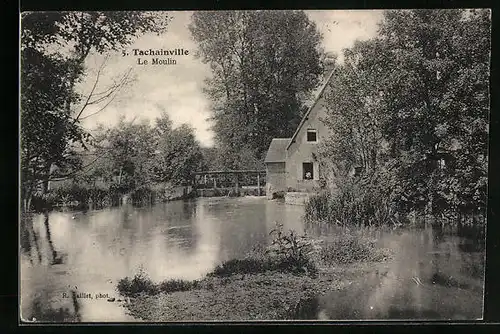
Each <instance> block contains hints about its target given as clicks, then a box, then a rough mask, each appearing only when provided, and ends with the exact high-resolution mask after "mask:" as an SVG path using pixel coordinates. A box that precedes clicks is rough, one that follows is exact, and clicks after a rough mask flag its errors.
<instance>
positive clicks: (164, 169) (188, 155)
mask: <svg viewBox="0 0 500 334" xmlns="http://www.w3.org/2000/svg"><path fill="white" fill-rule="evenodd" d="M157 149H158V154H157V155H156V158H155V162H154V167H153V168H154V172H155V178H156V179H157V180H159V181H169V182H171V183H172V184H174V185H181V184H189V183H190V182H191V180H192V178H193V173H194V172H195V171H198V170H202V169H205V165H204V159H203V153H202V151H201V147H200V145H199V143H198V142H197V140H196V138H195V134H194V129H193V128H192V127H191V126H189V125H187V124H183V125H181V126H179V127H177V128H174V129H171V130H169V131H165V132H164V133H163V134H162V135H161V137H160V139H159V144H158V147H157Z"/></svg>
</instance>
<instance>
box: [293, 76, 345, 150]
mask: <svg viewBox="0 0 500 334" xmlns="http://www.w3.org/2000/svg"><path fill="white" fill-rule="evenodd" d="M334 72H335V68H333V69H332V71H331V72H330V74H329V75H328V77H327V78H326V80H325V83H324V84H323V86H322V87H321V89H320V91H319V93H318V95H316V98H315V99H314V102H313V104H312V105H311V107H309V109H308V110H307V112H306V113H305V114H304V116H303V117H302V119H301V120H300V123H299V126H298V127H297V129H296V130H295V133H294V134H293V136H292V138H290V142H289V143H288V145H287V146H286V150H288V148H290V146H291V145H292V143H293V141H294V139H295V137H297V134H298V133H299V131H300V129H301V128H302V126H303V125H304V123H305V122H306V119H307V117H308V116H309V114H310V113H311V111H312V110H313V109H314V107H316V104H318V101H319V99H320V98H321V96H322V95H323V93H324V91H325V89H326V86H328V83H329V82H330V79H331V78H332V76H333V73H334Z"/></svg>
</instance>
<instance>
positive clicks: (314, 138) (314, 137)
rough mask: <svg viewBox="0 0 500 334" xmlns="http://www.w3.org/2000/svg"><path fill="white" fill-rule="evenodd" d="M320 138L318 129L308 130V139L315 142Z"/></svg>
mask: <svg viewBox="0 0 500 334" xmlns="http://www.w3.org/2000/svg"><path fill="white" fill-rule="evenodd" d="M317 140H318V138H317V135H316V130H314V129H308V130H307V141H308V142H311V143H314V142H316V141H317Z"/></svg>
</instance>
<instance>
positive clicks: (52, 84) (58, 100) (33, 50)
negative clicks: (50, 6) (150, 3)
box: [20, 11, 167, 210]
mask: <svg viewBox="0 0 500 334" xmlns="http://www.w3.org/2000/svg"><path fill="white" fill-rule="evenodd" d="M166 21H167V17H166V16H161V15H158V14H153V13H149V12H138V11H129V12H99V11H94V12H70V11H66V12H24V13H23V14H22V16H21V143H20V144H21V182H22V184H21V189H22V192H21V196H22V199H23V200H24V201H25V209H28V210H29V206H30V201H31V197H32V196H33V194H34V193H35V192H37V191H40V192H41V193H43V192H45V191H47V185H48V181H49V180H50V179H55V178H63V177H66V176H67V175H71V174H72V173H74V172H75V171H78V170H79V169H81V167H82V164H81V159H79V157H78V155H77V154H76V150H77V149H80V150H81V149H82V148H83V149H85V148H86V147H87V145H88V144H89V141H90V139H91V137H90V135H89V134H88V133H87V132H86V131H84V129H83V128H82V127H81V126H80V125H79V120H80V116H81V115H82V113H83V111H84V109H85V107H86V106H88V105H89V103H91V100H92V96H93V97H94V98H96V97H95V95H93V93H94V91H93V90H92V92H91V93H90V95H89V96H83V95H81V94H79V93H77V92H76V90H75V86H76V84H77V83H78V82H79V81H80V80H81V79H82V77H83V76H84V74H85V68H84V62H85V59H86V58H87V56H88V55H89V54H90V53H91V52H97V53H100V54H104V53H106V52H107V51H110V50H115V51H116V50H118V48H120V47H121V46H124V45H127V44H129V43H130V42H131V41H132V39H133V38H134V37H136V36H138V35H139V34H142V33H144V32H148V31H154V32H160V31H162V30H163V29H164V28H165V25H166ZM97 79H98V78H97ZM97 79H96V80H97ZM96 83H97V81H96ZM94 88H95V87H94ZM111 88H112V89H111V92H113V91H115V90H116V89H117V87H111ZM104 96H105V97H106V96H109V95H104ZM97 100H102V99H101V98H100V97H99V98H97ZM95 101H96V100H95V99H94V101H93V102H95ZM80 102H83V106H81V108H76V107H77V106H78V105H79V104H81V103H80Z"/></svg>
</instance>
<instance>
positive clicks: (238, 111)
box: [190, 11, 323, 169]
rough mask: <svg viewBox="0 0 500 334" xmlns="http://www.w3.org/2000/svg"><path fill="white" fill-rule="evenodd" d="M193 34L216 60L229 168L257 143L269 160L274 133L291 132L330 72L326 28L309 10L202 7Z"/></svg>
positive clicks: (218, 129)
mask: <svg viewBox="0 0 500 334" xmlns="http://www.w3.org/2000/svg"><path fill="white" fill-rule="evenodd" d="M190 30H191V33H192V35H193V37H194V39H195V41H196V42H197V43H198V46H199V56H200V57H201V59H202V60H203V62H205V63H208V64H210V67H211V70H212V77H211V78H210V79H207V81H206V84H207V85H206V93H207V95H208V96H209V98H210V99H211V101H212V102H213V104H212V112H213V114H212V118H213V120H214V128H213V129H214V131H215V134H216V137H215V139H216V145H217V146H218V147H219V148H220V149H221V150H222V152H223V153H224V155H225V156H226V160H225V161H223V164H224V166H225V167H227V168H231V169H238V168H244V167H245V166H243V165H242V164H244V162H243V161H240V159H238V155H239V154H240V152H241V151H242V150H249V151H250V153H251V155H252V156H253V157H254V158H253V160H262V159H263V156H264V154H265V152H266V150H267V148H268V146H269V143H270V142H271V140H272V138H274V137H289V136H291V135H292V134H293V131H294V130H295V128H296V127H297V125H298V123H299V121H300V118H301V116H302V115H303V113H304V111H305V109H304V104H303V103H304V100H305V98H307V97H308V96H309V94H310V93H311V92H312V90H313V89H314V88H315V87H316V86H317V84H318V80H319V76H320V75H321V74H322V72H323V69H322V64H321V56H322V50H321V49H320V45H319V44H320V41H321V35H320V34H319V32H318V31H317V29H316V26H315V24H314V23H313V22H311V21H310V20H309V19H308V18H307V16H306V14H305V13H304V12H302V11H230V12H229V11H227V12H226V11H222V12H196V13H195V14H193V16H192V22H191V25H190Z"/></svg>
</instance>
